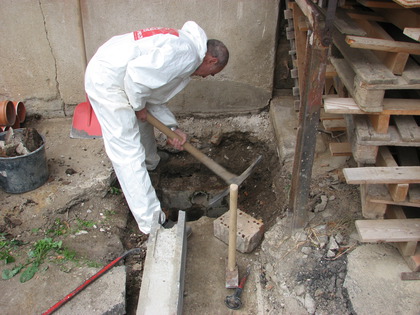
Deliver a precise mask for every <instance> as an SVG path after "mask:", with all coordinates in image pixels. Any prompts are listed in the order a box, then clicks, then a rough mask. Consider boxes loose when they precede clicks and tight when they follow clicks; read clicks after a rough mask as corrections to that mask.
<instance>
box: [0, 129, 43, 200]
mask: <svg viewBox="0 0 420 315" xmlns="http://www.w3.org/2000/svg"><path fill="white" fill-rule="evenodd" d="M24 130H25V129H14V130H13V131H14V132H15V133H23V131H24ZM5 135H6V132H2V133H0V140H4V138H5ZM41 137H42V136H41ZM42 140H43V141H42V145H41V146H40V147H39V148H38V149H36V150H35V151H33V152H31V153H29V154H26V155H22V156H16V157H0V187H1V188H2V189H3V190H4V191H6V192H8V193H11V194H20V193H24V192H27V191H31V190H34V189H36V188H38V187H40V186H42V185H43V184H44V183H45V182H46V181H47V179H48V164H47V157H46V154H45V139H44V137H42Z"/></svg>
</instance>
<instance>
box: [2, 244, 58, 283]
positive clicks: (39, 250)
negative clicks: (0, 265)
mask: <svg viewBox="0 0 420 315" xmlns="http://www.w3.org/2000/svg"><path fill="white" fill-rule="evenodd" d="M61 250H62V242H61V241H58V242H57V241H54V240H53V239H52V238H48V237H46V238H44V239H41V240H39V241H37V242H35V244H34V245H33V246H32V248H31V250H30V251H29V252H28V261H27V262H26V264H19V265H17V266H15V267H14V268H12V269H5V270H3V273H2V278H3V279H4V280H8V279H10V278H12V277H14V276H15V275H17V274H18V273H19V272H20V271H21V270H23V269H24V271H23V272H22V274H21V276H20V282H21V283H24V282H26V281H28V280H30V279H32V278H33V276H34V275H35V273H36V272H37V271H38V270H39V267H40V265H41V264H42V263H43V262H44V260H45V259H46V257H47V255H48V254H49V253H50V252H51V251H54V252H57V253H59V252H60V251H61ZM25 268H26V269H25Z"/></svg>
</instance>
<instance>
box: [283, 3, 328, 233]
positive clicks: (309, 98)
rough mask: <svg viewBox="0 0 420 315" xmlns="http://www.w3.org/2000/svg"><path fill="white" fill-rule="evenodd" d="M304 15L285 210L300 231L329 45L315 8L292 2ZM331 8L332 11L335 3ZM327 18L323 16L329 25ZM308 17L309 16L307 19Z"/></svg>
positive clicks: (306, 202) (304, 212)
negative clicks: (300, 75)
mask: <svg viewBox="0 0 420 315" xmlns="http://www.w3.org/2000/svg"><path fill="white" fill-rule="evenodd" d="M296 2H297V3H298V5H299V6H300V8H301V9H302V11H303V12H304V13H305V15H307V17H308V20H309V22H310V24H311V25H312V27H311V31H308V36H307V42H306V60H305V71H304V78H300V79H304V83H303V91H301V104H300V110H299V127H298V130H297V139H296V150H295V156H294V164H293V173H292V183H291V190H290V196H289V197H290V199H289V200H290V202H289V206H290V208H291V209H292V210H293V229H301V228H304V227H305V225H306V224H307V222H308V209H307V206H308V199H309V192H310V184H311V177H312V166H313V162H314V156H315V144H316V135H317V128H318V123H319V115H320V109H321V104H322V94H323V89H324V84H325V69H326V66H327V62H328V48H329V45H330V43H331V25H330V24H329V23H328V24H327V25H328V27H326V23H325V18H324V16H323V15H322V14H321V13H320V11H319V10H318V9H317V8H316V7H315V5H314V4H313V3H312V2H310V1H308V0H298V1H296ZM332 2H335V3H331V6H332V5H334V12H332V15H333V16H334V14H335V7H336V1H332ZM328 11H329V13H330V15H329V16H327V20H328V22H331V10H330V8H329V10H328ZM308 15H309V16H308Z"/></svg>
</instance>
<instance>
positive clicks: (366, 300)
mask: <svg viewBox="0 0 420 315" xmlns="http://www.w3.org/2000/svg"><path fill="white" fill-rule="evenodd" d="M280 103H281V104H280ZM280 103H276V100H274V101H273V103H272V106H276V105H279V104H280V105H279V106H280V109H279V112H280V113H283V114H285V115H286V114H287V113H288V115H290V118H289V120H293V119H295V115H294V113H293V111H290V108H288V107H282V106H285V105H284V104H283V103H282V102H280ZM34 124H35V125H36V126H37V130H38V131H39V132H40V133H41V134H43V135H45V137H46V143H47V157H48V159H49V166H50V172H51V176H50V180H49V182H48V183H46V184H45V185H44V186H42V187H40V188H38V189H37V190H35V191H33V192H29V193H25V194H19V195H10V194H7V193H4V192H2V191H0V209H1V211H0V228H1V231H0V232H1V233H2V235H4V236H5V237H13V238H15V239H20V240H23V241H25V242H27V243H28V244H27V246H26V247H25V251H21V250H20V249H19V248H13V250H12V251H11V253H12V254H13V256H15V257H16V260H17V261H25V259H27V258H26V257H27V254H26V250H28V249H29V245H30V244H31V242H33V241H35V240H37V239H40V238H43V237H44V236H49V237H54V238H57V240H58V239H62V240H63V244H65V246H66V247H68V248H73V249H74V250H75V251H76V252H77V253H78V255H79V256H78V257H81V258H80V259H78V260H77V261H75V260H69V261H64V260H63V259H62V258H61V257H60V255H57V254H53V253H51V254H50V256H49V257H48V258H49V259H48V261H47V260H46V262H45V263H44V264H43V266H44V269H43V270H42V271H39V272H38V273H37V274H36V275H35V277H34V278H33V279H31V280H29V281H28V282H26V283H20V282H19V279H18V278H17V276H16V277H14V278H12V279H11V280H2V284H1V287H0V307H1V309H2V314H39V313H41V312H42V311H45V310H46V309H47V308H49V307H50V306H52V304H54V303H55V302H56V301H57V300H59V299H61V298H62V297H63V296H64V295H65V294H68V293H69V292H70V291H71V290H73V289H74V288H75V287H76V286H77V285H79V284H81V283H82V282H83V281H84V280H85V279H86V276H87V275H89V274H92V267H94V268H95V269H93V270H99V268H100V267H101V266H103V265H104V264H106V263H109V262H110V261H111V260H112V259H114V258H115V257H117V256H119V255H120V254H122V252H124V251H125V250H126V249H129V248H133V247H142V248H143V252H142V253H141V254H139V255H135V256H133V257H129V258H128V259H126V270H127V273H126V276H127V292H126V294H127V303H128V304H127V313H128V314H135V306H136V294H138V293H136V292H138V291H136V290H138V284H139V282H140V281H141V272H142V261H143V259H144V256H145V254H146V253H145V252H144V248H145V246H144V243H145V240H146V239H147V237H145V236H144V235H142V234H141V233H140V232H139V231H138V229H136V226H135V224H133V219H132V216H131V214H130V213H129V211H128V208H127V206H126V204H125V201H124V198H123V196H122V195H119V194H112V192H109V191H108V188H109V175H110V173H111V167H110V164H109V161H108V159H107V157H106V155H105V153H104V151H103V145H102V141H101V140H79V139H69V137H68V134H69V130H70V125H71V119H68V118H67V119H51V120H40V121H34ZM181 125H183V126H185V127H186V129H187V131H188V132H189V133H190V134H192V135H194V136H195V137H196V138H197V139H200V138H201V137H204V138H207V139H209V138H211V132H212V131H211V129H212V128H211V126H213V127H215V126H216V127H217V126H225V125H228V126H229V128H232V129H238V130H241V131H246V129H247V128H248V129H261V134H259V135H253V136H255V139H257V140H258V141H261V142H267V143H269V142H270V141H271V142H273V136H271V125H270V119H269V118H268V115H267V113H262V114H261V115H256V116H248V117H243V118H235V119H229V120H228V121H226V119H219V120H218V119H215V120H208V119H207V120H200V119H193V118H186V119H183V120H181ZM291 125H292V126H293V124H291ZM291 134H293V131H292V132H291ZM323 138H324V137H323ZM270 139H271V140H270ZM322 143H323V141H322V139H321V140H320V141H319V145H318V144H317V148H318V153H317V160H316V163H315V165H314V184H313V186H312V189H311V190H312V193H311V199H310V200H311V202H312V205H313V208H315V207H316V205H318V204H319V203H320V202H321V196H327V197H328V203H327V204H326V207H325V209H324V210H322V211H319V212H315V211H314V212H311V213H310V224H309V227H308V228H307V229H305V230H304V231H301V232H300V233H297V234H294V233H291V231H290V215H288V212H287V191H288V187H290V186H289V185H290V172H291V164H290V162H286V163H285V164H284V165H282V164H281V163H279V165H281V166H282V167H281V168H273V169H272V170H271V173H272V174H270V175H271V176H272V177H271V180H270V181H269V182H268V184H264V185H265V186H266V187H264V189H265V190H270V191H276V200H274V201H272V202H270V204H264V203H261V202H259V200H258V199H257V200H254V201H253V203H254V206H252V203H249V204H247V208H248V210H250V211H251V212H252V211H253V209H252V208H255V209H256V211H255V213H253V214H252V215H256V216H257V215H258V216H259V215H263V214H264V209H266V211H267V213H265V214H264V215H265V216H266V217H265V220H268V221H270V222H269V224H267V231H266V233H265V237H264V240H263V242H262V244H261V245H260V246H259V247H258V248H257V249H256V250H255V251H254V252H252V253H251V254H240V253H238V255H237V263H238V266H239V270H240V272H241V273H242V272H243V271H244V270H245V268H246V266H247V265H248V264H250V265H251V275H250V277H249V279H248V281H247V282H246V284H245V290H244V292H243V294H242V300H243V303H244V305H243V307H242V308H241V310H239V311H231V310H228V309H227V308H226V307H225V305H224V303H223V301H224V298H225V297H226V295H230V294H232V293H233V290H228V289H225V287H224V283H225V265H226V262H225V258H226V255H227V254H226V253H227V246H226V244H223V243H222V242H221V241H220V240H218V239H215V238H214V236H213V233H212V221H213V220H214V218H209V217H206V216H204V217H201V218H200V219H198V220H196V221H191V222H189V224H191V226H192V227H193V230H194V232H193V236H192V237H191V239H190V240H189V241H188V249H187V271H186V277H185V297H184V314H197V313H202V314H233V313H237V314H313V313H315V312H316V314H419V311H420V303H419V301H418V298H417V297H418V292H420V284H419V282H415V281H411V282H407V281H405V282H403V281H401V280H400V279H399V273H400V272H403V271H409V270H408V267H407V265H406V264H405V262H404V260H403V259H402V257H401V256H400V254H399V253H398V251H396V250H395V248H394V247H393V246H392V245H389V244H379V245H375V244H374V245H364V244H360V243H359V242H358V236H357V233H356V232H355V229H354V220H355V219H360V218H361V214H360V201H359V195H358V190H357V187H354V186H349V185H346V184H345V182H344V180H343V178H342V174H341V173H340V170H341V168H342V167H343V166H346V165H351V163H352V162H351V160H346V159H332V158H331V157H329V154H328V152H327V151H326V149H325V148H326V146H325V144H324V148H323V147H322V146H323V144H322ZM195 144H199V145H200V142H199V141H197V142H196V143H195ZM271 144H272V143H271ZM273 152H275V149H274V151H273ZM274 154H275V153H274ZM71 170H73V171H75V172H73V171H71ZM185 180H186V181H187V179H185ZM251 188H252V187H251ZM251 188H249V189H247V194H249V192H250V191H251ZM107 192H108V193H107ZM242 198H244V197H242ZM247 200H248V199H246V198H245V199H242V200H241V201H240V202H239V207H241V203H246V201H247ZM260 201H261V200H260ZM270 216H271V218H270ZM81 231H84V232H86V233H84V232H83V233H80V234H78V232H81ZM61 232H62V233H63V234H61ZM46 233H49V234H46ZM338 236H341V238H339V237H338ZM323 237H324V238H325V237H326V241H327V243H328V242H329V241H330V240H331V237H334V239H335V240H337V242H338V243H340V249H348V251H347V252H345V253H344V254H342V255H341V252H340V254H339V253H338V252H335V256H334V257H327V256H326V254H327V247H328V246H327V245H325V244H322V242H319V239H321V238H323ZM57 262H59V263H57ZM45 266H47V267H48V268H45ZM6 268H9V267H8V265H5V264H4V261H2V264H1V266H0V270H1V271H3V270H4V269H6ZM107 276H108V275H105V276H103V278H104V279H103V280H106V279H107V278H106V277H107ZM133 283H134V284H137V288H136V285H133ZM99 284H100V283H93V284H91V286H92V288H91V289H93V288H94V287H95V286H98V285H99ZM130 286H131V287H132V288H134V289H132V288H131V289H130ZM114 293H116V292H114ZM124 293H125V292H124ZM85 294H91V292H89V291H88V290H87V291H85V292H82V293H80V295H81V296H83V295H85ZM107 294H108V293H107ZM118 294H121V292H120V291H118ZM89 300H90V301H91V303H92V304H85V303H86V302H81V301H80V300H76V298H75V299H74V300H72V301H70V302H69V303H68V304H69V305H70V304H71V305H72V306H75V305H77V306H78V307H79V309H78V311H74V310H72V311H68V313H66V312H65V309H64V308H63V310H62V312H60V314H70V313H73V314H75V313H76V314H85V313H86V312H88V313H89V314H103V313H104V311H103V310H102V311H101V308H100V306H104V305H98V304H106V302H105V300H106V298H102V296H100V295H97V296H91V297H90V299H89ZM390 301H391V303H390ZM98 302H99V303H98Z"/></svg>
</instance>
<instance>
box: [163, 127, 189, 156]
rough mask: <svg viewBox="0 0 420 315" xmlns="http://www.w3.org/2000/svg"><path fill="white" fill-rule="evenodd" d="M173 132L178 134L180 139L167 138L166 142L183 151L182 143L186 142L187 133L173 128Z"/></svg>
mask: <svg viewBox="0 0 420 315" xmlns="http://www.w3.org/2000/svg"><path fill="white" fill-rule="evenodd" d="M174 132H175V133H176V134H177V135H179V136H180V137H181V139H182V140H180V139H178V138H173V139H169V138H168V141H167V142H168V144H169V145H171V146H173V147H174V148H175V149H177V150H179V151H183V150H184V147H183V145H184V143H185V142H187V134H186V133H185V132H183V131H182V130H181V129H178V128H177V129H175V130H174Z"/></svg>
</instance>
